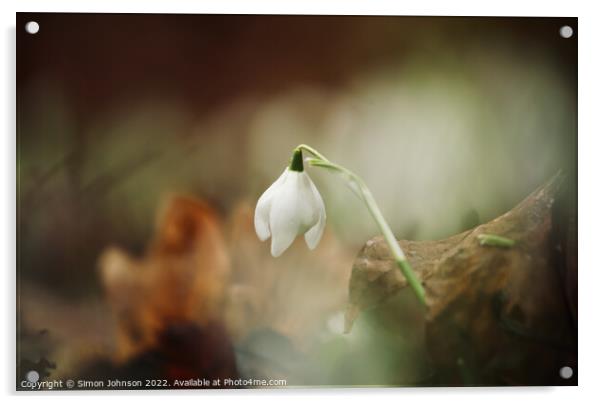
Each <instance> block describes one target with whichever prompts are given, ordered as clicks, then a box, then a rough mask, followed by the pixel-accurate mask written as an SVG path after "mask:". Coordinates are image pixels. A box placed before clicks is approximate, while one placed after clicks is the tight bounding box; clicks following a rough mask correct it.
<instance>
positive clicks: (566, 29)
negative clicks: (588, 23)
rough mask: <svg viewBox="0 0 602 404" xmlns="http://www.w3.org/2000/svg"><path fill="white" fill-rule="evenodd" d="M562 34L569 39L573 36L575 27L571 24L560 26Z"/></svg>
mask: <svg viewBox="0 0 602 404" xmlns="http://www.w3.org/2000/svg"><path fill="white" fill-rule="evenodd" d="M560 36H561V37H563V38H565V39H568V38H570V37H572V36H573V28H571V26H570V25H565V26H562V27H560Z"/></svg>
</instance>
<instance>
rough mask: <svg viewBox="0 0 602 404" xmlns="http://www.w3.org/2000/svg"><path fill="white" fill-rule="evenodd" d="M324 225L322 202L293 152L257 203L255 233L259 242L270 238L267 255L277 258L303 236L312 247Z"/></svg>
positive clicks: (297, 156) (300, 159)
mask: <svg viewBox="0 0 602 404" xmlns="http://www.w3.org/2000/svg"><path fill="white" fill-rule="evenodd" d="M325 225H326V211H325V209H324V202H323V201H322V197H321V196H320V193H319V192H318V190H317V189H316V186H315V185H314V183H313V181H312V180H311V178H309V175H307V173H306V172H305V171H303V157H302V155H301V150H295V153H294V155H293V158H292V161H291V164H290V166H289V167H287V168H285V169H284V172H283V173H282V175H281V176H280V177H279V178H278V179H277V180H276V182H274V183H273V184H272V185H271V186H270V187H269V188H268V189H267V190H266V191H265V192H264V193H263V195H261V197H260V198H259V201H257V207H256V208H255V231H256V232H257V236H258V237H259V239H260V240H261V241H265V240H267V239H268V238H270V236H271V237H272V246H271V253H272V255H273V256H274V257H278V256H280V255H281V254H282V253H283V252H284V251H285V250H286V249H287V248H288V247H289V246H290V245H291V244H292V243H293V241H294V240H295V238H296V237H297V236H298V235H300V234H303V233H305V242H306V243H307V246H308V247H309V248H310V249H311V250H313V249H314V248H316V246H317V245H318V242H319V241H320V239H321V238H322V233H323V232H324V226H325Z"/></svg>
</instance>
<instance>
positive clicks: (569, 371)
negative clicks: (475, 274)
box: [560, 366, 573, 379]
mask: <svg viewBox="0 0 602 404" xmlns="http://www.w3.org/2000/svg"><path fill="white" fill-rule="evenodd" d="M560 377H562V378H563V379H570V378H571V377H573V368H571V367H570V366H564V367H562V368H560Z"/></svg>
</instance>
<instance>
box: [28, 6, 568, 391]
mask: <svg viewBox="0 0 602 404" xmlns="http://www.w3.org/2000/svg"><path fill="white" fill-rule="evenodd" d="M32 20H35V21H37V22H38V23H39V24H40V31H39V32H38V33H37V34H35V35H31V34H28V33H26V32H25V31H24V29H23V27H24V25H25V23H26V22H27V21H32ZM564 25H570V26H572V28H573V31H574V34H573V36H572V37H571V38H568V39H567V38H563V37H561V36H560V34H559V30H560V28H561V27H562V26H564ZM577 34H578V31H577V20H576V19H574V18H460V17H457V18H446V17H379V16H372V17H360V16H253V15H228V16H226V15H126V14H104V15H100V14H27V13H21V14H18V16H17V103H18V104H17V109H18V113H17V125H18V134H17V139H18V150H17V152H18V213H19V214H18V231H17V236H18V320H19V321H18V322H19V324H18V344H19V352H18V353H17V365H18V367H19V368H20V371H25V370H27V369H25V368H27V366H29V367H31V366H34V364H35V366H38V367H39V368H43V369H45V370H46V371H47V374H48V377H50V378H52V377H59V376H64V375H76V376H77V375H81V374H95V373H94V372H101V371H99V370H98V369H102V372H101V373H102V375H103V376H107V375H115V374H121V373H119V372H122V373H123V372H125V373H127V374H136V375H150V376H153V377H154V376H156V377H159V376H162V375H164V368H163V367H162V366H163V365H162V364H161V362H162V361H163V362H165V361H170V360H172V359H165V356H161V355H159V356H156V355H155V356H153V359H152V360H154V362H153V363H154V364H155V366H156V367H155V368H152V367H151V368H152V369H153V371H152V372H155V373H152V372H151V373H148V372H149V371H148V368H149V367H148V366H147V367H146V369H147V370H145V371H143V370H140V369H141V368H144V366H138V365H136V364H134V365H133V364H132V363H133V362H135V363H137V364H140V363H147V362H144V360H143V359H140V358H141V357H142V358H144V352H150V351H152V352H155V351H156V350H157V349H159V350H160V349H161V348H160V345H161V344H163V343H164V342H161V341H164V340H162V339H160V338H159V339H156V338H154V337H150V339H149V341H150V342H148V341H147V342H141V341H146V340H145V338H144V337H140V336H139V335H138V338H132V335H131V333H130V334H128V332H126V331H124V330H123V328H124V327H125V328H127V327H128V326H127V324H128V321H134V320H129V319H130V317H127V316H126V317H124V316H123V312H127V313H129V314H128V315H131V316H134V317H136V316H138V317H142V316H143V315H142V314H136V313H138V312H139V311H140V310H143V309H140V308H139V307H138V306H137V305H138V304H140V301H135V299H136V298H135V297H132V296H134V295H135V293H133V292H132V290H134V291H137V290H140V289H144V290H146V291H147V292H148V293H149V294H152V295H153V296H154V295H157V294H162V293H164V291H163V289H169V288H171V287H173V286H170V285H169V284H165V283H162V282H157V283H153V284H152V285H150V286H149V285H146V284H145V286H140V285H141V283H136V282H140V281H134V283H131V284H128V287H130V288H132V289H127V288H125V289H124V290H125V291H124V290H121V289H119V288H116V287H115V285H114V283H112V280H111V279H112V278H110V277H109V275H107V274H109V273H113V272H111V271H112V269H110V268H113V267H114V266H116V267H119V265H118V264H115V261H114V260H112V258H109V259H106V260H103V258H102V257H105V258H106V257H107V254H109V257H112V255H111V252H114V250H112V248H119V249H120V250H119V253H118V254H121V255H119V257H121V258H123V257H124V256H125V257H129V258H128V259H131V260H132V262H133V263H132V262H130V261H127V264H125V267H127V268H128V269H125V270H124V271H126V272H127V273H130V272H128V271H130V269H129V267H130V266H135V267H138V266H139V267H141V268H143V269H141V270H138V269H136V270H132V271H133V272H132V273H133V274H134V275H133V277H134V278H136V279H149V278H153V276H154V275H152V276H149V275H148V274H149V273H153V274H154V273H156V272H157V271H159V272H160V271H162V270H163V271H171V269H170V268H172V266H173V265H175V264H173V263H167V264H166V263H165V262H164V261H161V264H160V265H159V264H156V262H158V261H157V260H159V258H157V254H159V255H160V253H158V252H157V251H159V250H160V249H157V245H158V244H161V240H162V239H161V234H163V233H162V231H161V224H159V225H157V223H163V224H164V225H165V223H167V225H166V226H168V225H169V223H170V220H171V219H170V218H171V217H172V216H170V215H169V214H168V215H167V218H165V216H161V212H163V211H165V209H167V211H168V212H169V211H170V209H171V208H170V207H173V206H176V210H178V209H177V207H178V206H181V205H178V203H177V202H176V203H175V205H174V202H173V201H174V198H176V200H177V198H178V196H179V195H186V196H187V197H188V198H195V200H197V202H199V203H200V204H201V205H199V206H200V207H199V206H196V207H193V208H190V209H192V210H194V209H197V208H198V209H200V210H203V209H205V208H207V209H208V210H206V211H205V214H206V215H207V216H208V217H209V218H210V222H211V223H212V224H211V226H213V225H215V226H214V227H215V228H216V229H217V230H216V231H217V233H215V234H216V235H215V237H216V239H217V240H218V241H216V243H217V244H215V245H217V247H215V245H214V248H213V249H212V251H213V253H211V252H207V253H206V254H208V255H211V256H212V254H214V253H215V249H220V251H221V252H220V254H221V255H220V257H221V258H223V259H224V260H223V265H222V264H219V265H221V266H220V268H222V269H223V271H222V270H220V271H221V272H220V274H221V275H219V276H213V275H211V273H210V272H207V271H205V267H207V268H208V267H210V266H211V267H212V268H213V266H214V261H215V260H217V261H219V262H222V261H220V259H221V258H219V257H218V258H219V259H218V258H215V257H213V256H212V257H213V258H215V260H214V261H211V260H210V259H205V258H203V257H201V258H198V257H196V255H195V257H196V258H195V261H194V266H195V267H198V271H197V272H199V273H201V274H205V275H207V276H208V277H210V278H211V279H212V280H215V279H218V280H219V282H217V281H216V282H217V283H219V287H217V289H218V290H219V292H216V294H209V295H211V296H218V297H216V298H215V299H214V298H213V297H209V295H208V294H207V293H208V292H207V291H206V290H203V289H202V288H201V289H199V290H197V289H195V290H194V291H192V292H191V291H181V290H180V289H178V288H175V289H174V290H172V291H171V292H173V293H172V294H171V295H170V296H172V297H173V299H168V300H167V301H165V302H162V303H158V306H157V307H156V308H151V309H149V310H151V311H152V312H153V313H155V314H154V316H156V317H157V318H159V320H156V322H155V323H153V324H154V325H153V327H151V330H149V329H148V328H144V327H142V330H143V331H142V332H143V333H150V334H153V335H154V334H156V333H161V332H163V331H161V329H162V327H163V328H165V329H169V330H171V331H169V332H175V333H176V334H177V335H178V337H177V338H184V340H186V341H190V338H188V337H187V336H186V335H187V333H192V334H191V335H193V336H196V337H198V338H197V339H195V338H192V340H194V341H198V343H199V344H201V345H202V344H204V345H205V346H212V345H211V344H217V345H220V344H225V345H224V346H225V348H223V349H224V352H226V351H228V350H229V349H230V348H228V347H231V350H232V352H233V354H232V355H233V358H234V359H233V361H234V364H233V365H232V368H235V370H234V371H233V372H234V373H236V374H238V375H240V376H248V375H250V376H254V377H260V376H265V377H279V378H285V379H287V380H288V382H289V385H292V384H297V385H321V384H325V385H429V384H432V383H433V382H432V379H431V376H432V374H433V369H430V368H429V365H428V358H427V357H426V355H425V353H424V346H423V335H422V334H421V332H420V330H421V315H420V312H419V311H417V310H416V307H414V304H413V301H412V296H411V295H408V296H405V294H404V293H401V294H400V295H399V296H397V297H395V298H393V299H391V301H390V302H389V303H387V304H386V305H384V306H383V307H379V308H376V309H374V310H372V311H370V312H368V313H366V314H364V315H362V316H361V317H360V319H359V320H358V322H357V324H356V325H355V327H354V330H353V332H352V333H351V334H348V335H343V334H342V312H343V310H344V308H345V304H346V293H347V282H348V279H349V276H350V271H351V265H352V263H353V259H354V256H355V255H356V253H357V251H358V250H359V248H361V246H362V245H363V244H364V243H365V242H366V241H367V240H368V239H369V238H371V237H373V236H374V235H376V234H377V233H378V230H377V228H376V226H375V224H374V223H373V222H372V219H371V217H370V215H369V214H368V212H367V211H366V210H365V208H363V206H362V204H361V202H360V201H359V200H358V199H357V198H355V197H353V196H352V193H351V192H350V191H349V190H348V189H347V188H346V186H345V185H344V184H343V183H342V181H341V180H340V179H339V178H337V177H335V176H332V175H330V174H329V173H327V172H323V171H321V170H318V169H313V168H311V169H309V172H310V175H311V176H312V178H313V180H314V182H315V183H316V185H317V187H318V189H319V190H320V192H321V193H322V196H323V198H324V200H325V204H326V210H327V215H328V224H327V231H326V234H325V236H324V240H323V242H322V243H321V245H320V246H319V248H318V249H317V250H316V251H315V252H310V251H308V250H307V248H306V247H305V246H304V244H303V243H302V242H299V243H295V244H294V245H293V247H292V248H291V250H289V251H287V252H286V253H285V256H283V257H282V258H278V259H274V258H271V257H269V254H268V250H269V246H268V244H267V243H261V242H260V241H259V240H257V239H256V237H255V236H254V234H253V229H252V214H253V208H254V203H255V201H256V200H257V198H258V197H259V196H260V195H261V193H262V192H263V191H264V190H265V189H266V188H267V187H268V186H269V185H270V184H271V182H272V181H273V180H275V179H276V178H277V176H278V175H279V174H280V173H281V171H282V169H283V168H284V166H285V165H286V163H287V162H288V159H289V157H290V153H291V150H292V149H293V148H294V147H295V146H296V145H297V144H299V143H307V144H310V145H312V146H313V147H315V148H317V149H318V150H320V151H321V152H322V153H323V154H325V155H326V156H328V157H329V158H330V159H331V160H333V161H335V162H338V163H340V164H342V165H344V166H346V167H348V168H349V169H351V170H352V171H354V172H356V173H357V174H359V175H360V176H361V177H362V178H364V180H365V182H366V183H367V184H368V186H369V187H370V188H371V190H372V191H373V193H374V196H375V198H376V200H377V201H378V203H379V205H380V206H381V208H382V211H383V213H384V216H385V217H386V218H387V219H388V220H389V223H390V224H391V227H392V229H393V231H394V233H395V234H396V235H397V236H398V237H399V238H406V239H415V240H426V239H438V238H443V237H447V236H450V235H453V234H455V233H458V232H460V231H462V230H466V229H468V228H471V227H473V226H475V225H477V224H479V223H483V222H486V221H489V220H491V219H493V218H495V217H497V216H498V215H500V214H502V213H504V212H505V211H507V210H508V209H510V208H512V207H513V206H514V205H515V204H516V203H517V202H519V201H520V200H521V199H522V198H524V197H525V196H526V195H527V194H528V193H529V192H531V191H532V190H533V189H535V188H536V187H537V186H538V185H540V184H541V183H543V182H544V181H545V180H546V179H547V178H549V177H551V176H552V175H553V174H554V173H556V172H557V171H558V170H560V169H562V170H563V171H564V172H565V173H566V174H567V178H568V186H569V187H571V189H576V158H577V157H576V144H577V89H576V85H577ZM574 194H575V195H576V192H575V193H574ZM170 201H171V202H170ZM184 205H185V206H184V207H182V209H183V210H186V209H189V207H188V205H186V204H184ZM166 206H167V208H165V207H166ZM195 212H196V211H195ZM207 212H208V213H207ZM192 216H194V214H193V215H192ZM195 217H196V216H195ZM161 218H163V219H161ZM203 220H205V219H202V220H201V221H199V222H198V223H201V224H198V225H199V226H201V227H203V226H205V224H203V223H206V222H205V221H203ZM176 221H177V220H176ZM195 223H196V222H195ZM157 226H158V227H157ZM203 228H204V227H203ZM212 228H213V227H212ZM157 234H159V236H158V239H159V241H156V240H157V236H156V235H157ZM195 234H196V233H195ZM212 234H213V233H212ZM153 235H155V237H154V238H153ZM212 237H213V236H212ZM152 240H155V243H154V244H153V242H152ZM200 243H201V244H202V242H200ZM212 245H213V244H212ZM112 246H116V247H112ZM195 248H196V247H195ZM161 251H162V250H161ZM203 251H205V250H203ZM249 257H253V258H252V259H251V258H249ZM121 258H117V262H121V261H119V259H121ZM213 258H212V259H213ZM107 262H109V264H107ZM208 262H212V263H208ZM107 265H108V266H109V267H110V268H109V269H107ZM215 265H217V264H215ZM219 265H218V266H219ZM156 267H160V268H168V269H156ZM119 268H121V267H119ZM149 268H150V269H149ZM121 270H122V269H118V270H115V271H121ZM144 271H149V272H144ZM153 271H154V272H153ZM204 271H205V272H207V273H205V272H204ZM176 273H177V272H176ZM175 276H176V277H178V276H180V278H182V279H184V280H190V279H192V278H194V277H195V276H196V275H194V274H193V272H186V273H185V275H175ZM120 279H121V278H120ZM182 279H180V281H182ZM195 279H196V278H195ZM205 281H206V282H205ZM205 281H204V282H205V283H207V282H212V281H207V279H205ZM119 282H121V281H119ZM119 282H117V283H119ZM142 283H144V282H142ZM147 283H148V282H147ZM151 283H152V282H151ZM132 285H133V286H132ZM145 288H146V289H145ZM120 290H121V291H120ZM212 290H213V289H212ZM171 292H170V293H171ZM212 293H213V292H212ZM145 296H146V295H145ZM180 298H181V299H180ZM211 299H214V300H211ZM174 300H176V301H179V303H173V302H174ZM180 300H186V303H182V302H181V301H180ZM190 300H194V301H209V300H211V301H212V302H214V303H215V306H216V307H215V308H211V309H207V307H205V306H203V305H201V306H202V307H200V308H199V307H196V306H195V305H194V304H193V303H190ZM116 301H118V303H115V302H116ZM141 301H142V302H145V301H148V298H147V297H146V298H142V300H141ZM170 304H173V305H175V306H176V307H180V306H178V305H181V306H182V307H180V308H181V309H182V310H185V309H190V310H191V312H195V313H194V314H191V315H190V316H189V317H186V318H184V320H182V319H178V320H177V321H176V320H174V319H173V318H172V317H170V316H167V315H164V314H157V312H160V313H163V312H164V306H169V305H170ZM161 305H163V306H161ZM143 306H144V305H143ZM192 306H194V308H191V307H192ZM153 307H154V306H153ZM211 307H213V306H211ZM147 308H148V307H147ZM199 310H200V311H202V310H205V311H206V312H208V313H210V314H207V315H199V314H198V313H197V312H196V311H199ZM131 312H134V314H131ZM124 318H125V320H124ZM153 318H155V317H153ZM182 322H185V323H186V324H188V326H190V325H191V324H193V325H194V327H196V328H194V330H193V331H191V329H190V328H186V327H183V328H182V327H180V328H177V331H173V330H174V324H176V323H177V324H179V325H181V323H182ZM157 324H158V325H157ZM158 329H159V331H157V330H158ZM199 330H200V331H199ZM203 330H218V331H215V333H216V335H218V336H219V337H215V338H214V337H207V335H206V334H203V333H204V332H205V331H203ZM129 331H131V330H129ZM138 331H140V330H138ZM124 332H125V334H128V335H129V337H126V339H127V338H129V342H127V343H125V342H124V341H123V338H122V337H123V333H124ZM169 332H168V334H169ZM212 332H213V331H211V332H210V334H211V333H212ZM199 333H200V334H199ZM120 335H121V336H122V337H120ZM169 335H171V334H169ZM211 335H213V334H211ZM157 341H159V342H157ZM178 341H180V340H178ZM220 341H222V342H220ZM224 341H226V342H224ZM190 343H191V344H196V342H190ZM136 344H139V345H140V347H139V349H135V348H132V346H134V347H135V346H136ZM124 346H126V347H124ZM158 346H159V348H158ZM153 350H155V351H153ZM220 352H221V351H220ZM199 355H200V356H203V355H205V353H203V352H201V353H199ZM224 355H226V356H228V355H229V354H227V353H226V354H224ZM157 358H159V359H157ZM139 359H140V360H141V361H142V362H140V361H138V362H136V361H137V360H139ZM146 359H148V358H146ZM173 360H174V361H176V362H177V359H173ZM212 360H214V361H215V362H216V363H226V362H228V360H224V359H223V358H222V357H220V356H219V355H218V357H216V358H214V359H212ZM228 363H229V362H228ZM24 364H25V365H24ZM124 369H125V370H124ZM128 372H129V373H128ZM144 372H147V373H144ZM200 372H201V373H203V372H204V373H203V374H204V375H208V376H211V375H212V374H222V373H220V372H218V371H217V370H215V368H213V367H209V368H202V371H200ZM226 373H228V372H226ZM42 374H44V372H42ZM170 374H171V375H173V373H170Z"/></svg>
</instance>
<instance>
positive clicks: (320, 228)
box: [305, 176, 326, 250]
mask: <svg viewBox="0 0 602 404" xmlns="http://www.w3.org/2000/svg"><path fill="white" fill-rule="evenodd" d="M307 178H308V179H309V183H310V185H311V191H312V197H313V203H314V207H315V209H317V211H318V222H317V223H316V224H315V225H314V226H313V227H312V228H311V229H309V230H308V231H307V233H305V243H306V244H307V246H308V247H309V249H310V250H313V249H314V248H316V247H317V246H318V243H319V242H320V239H321V238H322V234H323V233H324V227H326V209H325V208H324V201H323V200H322V196H321V195H320V192H318V189H317V188H316V186H315V185H314V183H313V181H312V180H311V178H309V176H308V177H307Z"/></svg>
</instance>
